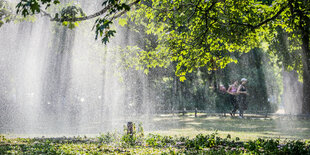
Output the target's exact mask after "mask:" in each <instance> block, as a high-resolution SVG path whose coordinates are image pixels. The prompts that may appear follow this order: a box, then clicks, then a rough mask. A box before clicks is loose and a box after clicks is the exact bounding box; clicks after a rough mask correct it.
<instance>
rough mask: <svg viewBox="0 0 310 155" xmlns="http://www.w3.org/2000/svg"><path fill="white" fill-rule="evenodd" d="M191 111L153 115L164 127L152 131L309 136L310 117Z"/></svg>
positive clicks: (250, 136) (247, 136) (249, 137)
mask: <svg viewBox="0 0 310 155" xmlns="http://www.w3.org/2000/svg"><path fill="white" fill-rule="evenodd" d="M209 115H210V116H208V115H205V114H204V115H202V114H200V115H198V117H197V118H195V117H194V114H187V115H186V116H181V115H174V116H173V115H159V116H157V117H156V118H154V120H153V121H154V123H155V124H156V125H157V126H163V127H164V128H161V129H159V130H153V131H151V132H155V133H159V134H162V135H170V136H174V135H177V136H189V137H193V136H195V135H197V134H198V133H206V134H210V133H213V132H214V131H217V132H218V133H219V135H220V136H221V135H223V136H225V135H227V134H231V135H232V136H234V137H240V139H241V140H252V139H257V138H278V139H291V140H296V139H301V140H305V139H310V120H309V119H299V118H297V117H279V116H269V117H267V118H265V117H264V116H260V115H249V114H248V115H245V118H244V119H239V118H238V117H233V118H232V117H230V116H227V117H223V116H214V115H213V116H212V114H209Z"/></svg>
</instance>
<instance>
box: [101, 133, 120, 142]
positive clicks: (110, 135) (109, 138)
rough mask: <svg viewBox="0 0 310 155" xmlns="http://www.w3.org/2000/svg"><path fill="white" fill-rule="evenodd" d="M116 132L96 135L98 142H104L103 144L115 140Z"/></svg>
mask: <svg viewBox="0 0 310 155" xmlns="http://www.w3.org/2000/svg"><path fill="white" fill-rule="evenodd" d="M116 139H117V138H116V133H110V132H108V133H106V134H101V135H100V136H99V137H98V141H99V143H104V144H111V143H113V142H115V140H116Z"/></svg>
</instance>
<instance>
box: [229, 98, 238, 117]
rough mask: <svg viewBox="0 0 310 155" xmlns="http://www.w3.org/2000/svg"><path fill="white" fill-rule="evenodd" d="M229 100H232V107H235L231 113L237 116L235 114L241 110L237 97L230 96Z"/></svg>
mask: <svg viewBox="0 0 310 155" xmlns="http://www.w3.org/2000/svg"><path fill="white" fill-rule="evenodd" d="M229 100H230V103H231V105H232V106H233V110H232V111H231V113H233V114H235V112H236V111H237V109H238V108H239V106H238V103H237V98H236V95H229Z"/></svg>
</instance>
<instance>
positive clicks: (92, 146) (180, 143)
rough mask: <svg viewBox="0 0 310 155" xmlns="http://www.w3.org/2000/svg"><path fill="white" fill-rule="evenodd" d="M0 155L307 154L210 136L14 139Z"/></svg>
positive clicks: (308, 150)
mask: <svg viewBox="0 0 310 155" xmlns="http://www.w3.org/2000/svg"><path fill="white" fill-rule="evenodd" d="M0 140H1V141H0V142H1V143H0V153H1V154H111V153H112V154H115V153H116V154H118V153H125V154H137V153H138V154H183V153H185V154H197V153H198V154H248V153H250V154H310V143H309V141H298V140H297V141H283V142H281V141H279V140H277V139H275V140H274V139H261V138H259V139H256V140H250V141H245V142H241V141H239V140H238V138H236V139H232V138H231V135H227V137H226V138H221V137H218V136H217V134H216V133H213V134H210V135H203V134H199V135H197V136H196V137H194V138H192V139H190V138H188V137H179V138H178V137H168V136H161V135H155V134H150V135H149V136H148V138H146V139H143V141H144V142H143V145H141V144H138V145H139V147H136V145H137V144H135V145H131V146H126V147H124V146H123V145H118V144H117V142H113V143H110V144H102V143H101V142H100V140H99V139H94V138H87V137H83V138H82V137H75V138H67V137H62V138H14V139H5V138H4V137H3V136H1V139H0Z"/></svg>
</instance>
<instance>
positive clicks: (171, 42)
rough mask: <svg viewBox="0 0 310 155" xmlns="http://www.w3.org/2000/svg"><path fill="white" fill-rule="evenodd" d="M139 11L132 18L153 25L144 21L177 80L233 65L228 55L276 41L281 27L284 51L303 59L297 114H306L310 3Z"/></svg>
mask: <svg viewBox="0 0 310 155" xmlns="http://www.w3.org/2000/svg"><path fill="white" fill-rule="evenodd" d="M139 7H140V9H138V10H136V12H139V14H140V15H137V16H135V17H136V18H141V14H144V15H145V17H146V19H145V20H149V21H153V22H155V23H156V24H152V22H148V24H147V27H148V29H149V33H154V34H157V35H158V36H159V37H161V38H162V37H163V38H166V39H165V40H164V41H163V40H161V39H159V41H161V42H163V43H162V46H165V47H167V51H165V52H168V53H169V54H170V55H171V56H172V61H176V62H177V63H178V65H177V71H176V74H177V75H179V76H180V77H181V78H180V79H181V80H182V79H183V80H184V79H185V78H184V76H185V75H186V73H188V72H192V71H193V70H196V69H197V68H200V67H203V66H207V67H208V68H209V69H210V70H217V69H219V68H222V67H225V66H226V64H228V63H230V62H235V60H234V59H232V58H231V57H230V56H229V54H227V53H229V52H248V51H249V50H250V49H252V48H255V47H262V46H263V45H264V43H271V42H272V41H274V39H276V38H275V35H277V34H278V31H277V29H278V28H279V27H280V28H282V29H283V30H284V31H285V32H286V33H288V34H289V41H290V45H289V48H288V50H290V51H291V52H294V51H296V49H297V50H298V49H299V50H300V51H301V54H302V59H301V62H302V63H301V64H302V67H301V68H302V70H301V71H300V72H301V73H302V77H303V78H302V79H303V85H304V87H303V94H304V95H303V108H302V109H303V113H305V114H309V113H310V92H309V91H310V75H309V72H310V71H309V69H310V68H309V66H310V49H309V37H310V33H309V31H310V30H309V29H310V20H309V18H310V3H308V2H307V1H303V0H274V1H266V0H263V1H254V0H245V1H236V0H225V1H222V0H210V1H204V0H194V1H193V0H176V1H160V0H152V1H147V2H144V3H141V4H140V6H139ZM145 17H144V18H145ZM131 18H132V17H131ZM134 20H136V19H134ZM137 21H139V20H137ZM140 21H141V20H140ZM158 23H164V26H163V27H162V25H163V24H158ZM158 29H161V30H163V31H164V32H158ZM275 54H276V53H275ZM296 61H298V59H297V60H296Z"/></svg>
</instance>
